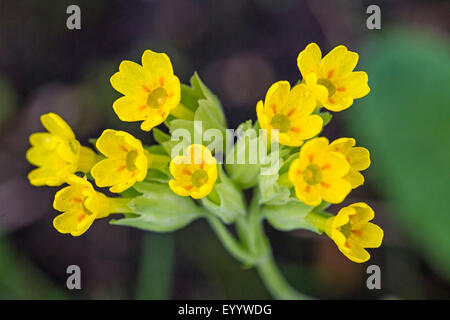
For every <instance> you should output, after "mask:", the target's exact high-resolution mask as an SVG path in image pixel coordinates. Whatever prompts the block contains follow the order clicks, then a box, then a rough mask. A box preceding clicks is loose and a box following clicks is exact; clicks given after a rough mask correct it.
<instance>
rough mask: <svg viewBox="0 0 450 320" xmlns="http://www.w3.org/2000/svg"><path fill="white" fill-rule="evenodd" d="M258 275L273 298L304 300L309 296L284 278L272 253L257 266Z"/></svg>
mask: <svg viewBox="0 0 450 320" xmlns="http://www.w3.org/2000/svg"><path fill="white" fill-rule="evenodd" d="M257 269H258V272H259V275H260V277H261V279H262V280H263V282H264V285H265V286H266V288H267V290H269V292H270V293H271V294H272V296H273V297H274V298H275V299H281V300H306V299H311V298H310V297H308V296H306V295H303V294H301V293H299V292H297V291H296V290H295V289H294V288H292V287H291V286H290V285H289V283H287V281H286V280H285V279H284V277H283V275H282V274H281V272H280V270H278V268H277V265H276V264H275V261H274V259H273V256H272V254H270V255H268V257H267V259H265V260H264V261H263V262H261V263H260V264H258V266H257Z"/></svg>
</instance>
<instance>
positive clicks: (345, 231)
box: [339, 221, 352, 239]
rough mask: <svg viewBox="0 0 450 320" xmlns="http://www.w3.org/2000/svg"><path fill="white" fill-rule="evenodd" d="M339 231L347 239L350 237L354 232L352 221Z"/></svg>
mask: <svg viewBox="0 0 450 320" xmlns="http://www.w3.org/2000/svg"><path fill="white" fill-rule="evenodd" d="M339 231H340V232H341V233H342V234H343V235H344V237H345V238H346V239H347V238H348V237H350V233H351V232H352V224H351V223H350V221H349V222H347V223H346V224H344V225H343V226H342V227H340V228H339Z"/></svg>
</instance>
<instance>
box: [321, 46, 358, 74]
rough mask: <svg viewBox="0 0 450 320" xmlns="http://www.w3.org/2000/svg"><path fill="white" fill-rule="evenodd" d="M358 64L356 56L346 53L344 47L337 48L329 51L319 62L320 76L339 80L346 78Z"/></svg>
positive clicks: (350, 52)
mask: <svg viewBox="0 0 450 320" xmlns="http://www.w3.org/2000/svg"><path fill="white" fill-rule="evenodd" d="M357 63H358V54H357V53H356V52H352V51H348V50H347V48H346V47H345V46H342V45H340V46H337V47H335V48H334V49H333V50H331V51H330V52H329V53H328V54H327V55H326V56H325V57H324V58H323V59H322V62H321V69H322V75H323V76H324V77H326V78H328V79H339V78H342V77H345V76H347V75H348V74H349V73H350V72H352V71H353V69H354V68H355V67H356V64H357Z"/></svg>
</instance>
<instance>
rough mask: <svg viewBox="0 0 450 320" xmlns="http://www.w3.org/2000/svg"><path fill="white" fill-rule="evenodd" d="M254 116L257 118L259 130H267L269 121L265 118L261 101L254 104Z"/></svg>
mask: <svg viewBox="0 0 450 320" xmlns="http://www.w3.org/2000/svg"><path fill="white" fill-rule="evenodd" d="M256 115H257V116H258V122H259V126H260V127H261V129H265V130H268V129H269V120H268V119H267V116H266V115H265V114H264V104H263V102H262V100H260V101H258V103H257V104H256Z"/></svg>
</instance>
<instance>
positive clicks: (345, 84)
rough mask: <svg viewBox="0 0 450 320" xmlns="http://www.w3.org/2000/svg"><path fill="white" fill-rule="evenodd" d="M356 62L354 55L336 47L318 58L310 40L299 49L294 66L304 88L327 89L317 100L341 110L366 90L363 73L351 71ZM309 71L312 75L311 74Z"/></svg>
mask: <svg viewBox="0 0 450 320" xmlns="http://www.w3.org/2000/svg"><path fill="white" fill-rule="evenodd" d="M357 63H358V54H357V53H356V52H352V51H348V50H347V48H346V47H345V46H342V45H340V46H337V47H335V48H334V49H333V50H331V51H330V52H329V53H328V54H327V55H326V56H325V57H323V58H322V52H321V51H320V48H319V46H318V45H317V44H315V43H310V44H309V45H308V46H307V47H306V48H305V50H303V51H302V52H300V54H299V55H298V58H297V65H298V68H299V69H300V72H301V74H302V76H303V78H304V79H305V83H306V85H307V86H308V88H312V91H313V92H317V85H320V86H323V87H325V88H326V89H327V91H328V95H327V96H326V97H325V98H324V97H323V96H322V95H321V94H319V95H317V94H316V96H317V99H318V101H319V102H320V104H321V105H322V106H324V107H325V108H327V109H328V110H331V111H342V110H344V109H347V108H348V107H350V106H351V105H352V104H353V100H354V99H357V98H362V97H364V96H365V95H366V94H368V93H369V91H370V88H369V86H368V84H367V82H368V77H367V73H365V72H363V71H353V69H354V68H355V67H356V64H357ZM311 74H312V75H311Z"/></svg>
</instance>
